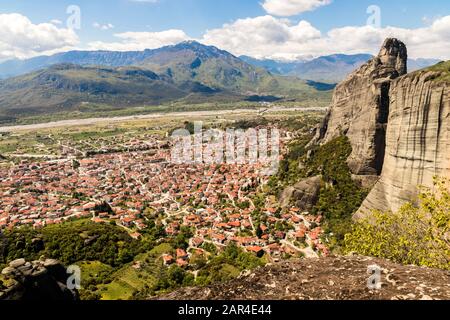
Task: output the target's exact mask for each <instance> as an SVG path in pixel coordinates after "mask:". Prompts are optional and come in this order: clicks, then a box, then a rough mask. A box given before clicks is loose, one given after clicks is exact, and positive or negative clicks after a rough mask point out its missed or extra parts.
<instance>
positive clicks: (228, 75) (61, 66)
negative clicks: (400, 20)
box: [0, 41, 436, 122]
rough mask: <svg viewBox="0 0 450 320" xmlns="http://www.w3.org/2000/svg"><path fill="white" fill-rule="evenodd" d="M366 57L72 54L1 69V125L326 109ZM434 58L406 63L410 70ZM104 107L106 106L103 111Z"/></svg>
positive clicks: (196, 46)
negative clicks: (214, 109)
mask: <svg viewBox="0 0 450 320" xmlns="http://www.w3.org/2000/svg"><path fill="white" fill-rule="evenodd" d="M369 59H371V56H370V55H366V54H360V55H342V54H336V55H331V56H324V57H319V58H316V59H313V60H310V61H297V62H279V61H275V60H257V59H253V58H250V57H245V56H243V57H236V56H234V55H232V54H231V53H229V52H227V51H224V50H221V49H219V48H216V47H213V46H206V45H203V44H200V43H198V42H196V41H187V42H182V43H179V44H177V45H173V46H166V47H162V48H159V49H154V50H144V51H129V52H115V51H70V52H65V53H59V54H55V55H52V56H41V57H35V58H32V59H28V60H12V61H7V62H4V63H2V64H0V78H1V77H3V78H4V79H3V80H0V122H11V121H15V120H16V119H17V118H20V117H26V116H30V115H32V116H34V115H46V114H53V113H64V112H71V111H76V112H88V111H89V112H92V111H98V109H99V108H100V109H101V107H99V105H102V106H107V107H108V108H109V109H110V108H112V109H114V110H115V109H124V108H128V107H137V106H155V105H161V104H167V103H173V102H181V103H183V104H185V105H189V104H197V103H204V102H216V103H218V102H224V101H226V102H235V101H236V102H238V101H246V100H247V101H275V100H280V99H284V100H293V101H302V102H311V103H315V104H317V103H320V104H322V105H325V104H326V103H327V102H328V101H330V97H331V90H332V89H334V86H335V85H334V83H335V82H338V81H340V80H341V79H343V78H345V77H346V76H347V74H348V73H350V72H351V71H352V70H354V69H355V68H357V67H359V66H360V65H362V64H364V63H365V62H366V61H367V60H369ZM435 62H436V61H434V60H433V61H431V60H426V59H421V60H414V61H413V60H411V61H410V69H411V65H412V70H415V69H416V68H417V69H418V68H421V67H426V66H428V65H430V64H434V63H435ZM105 110H106V109H105Z"/></svg>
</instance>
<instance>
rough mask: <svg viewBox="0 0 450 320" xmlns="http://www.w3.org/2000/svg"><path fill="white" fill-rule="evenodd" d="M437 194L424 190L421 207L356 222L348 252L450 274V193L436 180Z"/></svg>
mask: <svg viewBox="0 0 450 320" xmlns="http://www.w3.org/2000/svg"><path fill="white" fill-rule="evenodd" d="M447 183H448V181H447ZM435 190H436V191H432V190H429V189H422V191H421V193H420V196H419V205H418V206H413V205H412V204H410V203H408V204H405V205H404V206H403V207H402V208H401V209H400V210H399V211H398V212H395V213H392V212H374V213H373V214H372V215H371V216H370V217H368V218H366V219H363V220H361V221H359V222H357V223H356V224H355V225H354V227H353V230H352V232H351V233H349V234H347V235H346V236H345V242H344V243H345V250H346V252H357V253H359V254H362V255H368V256H375V257H380V258H386V259H390V260H393V261H395V262H399V263H404V264H414V265H419V266H426V267H432V268H440V269H446V270H450V189H449V187H448V186H446V182H445V181H443V180H436V182H435Z"/></svg>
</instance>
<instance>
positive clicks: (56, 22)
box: [50, 19, 62, 25]
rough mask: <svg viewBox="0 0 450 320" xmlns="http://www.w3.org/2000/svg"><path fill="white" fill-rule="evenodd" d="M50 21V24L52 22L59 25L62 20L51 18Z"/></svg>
mask: <svg viewBox="0 0 450 320" xmlns="http://www.w3.org/2000/svg"><path fill="white" fill-rule="evenodd" d="M50 23H51V24H54V25H61V24H62V21H61V20H58V19H53V20H50Z"/></svg>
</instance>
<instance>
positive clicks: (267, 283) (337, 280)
mask: <svg viewBox="0 0 450 320" xmlns="http://www.w3.org/2000/svg"><path fill="white" fill-rule="evenodd" d="M372 265H377V266H379V267H380V268H381V279H380V280H381V289H380V290H370V289H369V288H368V285H367V281H368V278H369V275H368V267H369V266H372ZM157 299H159V300H191V299H192V300H432V299H436V300H446V299H450V273H448V272H447V271H442V270H436V269H427V268H420V267H414V266H402V265H397V264H395V263H392V262H389V261H386V260H381V259H374V258H367V257H359V256H349V257H329V258H319V259H302V260H298V261H285V262H282V263H277V264H273V265H268V266H266V267H263V268H258V269H256V270H254V271H253V272H248V273H247V274H243V275H242V276H241V277H239V278H238V279H236V280H232V281H231V282H227V283H223V284H215V285H211V286H208V287H196V288H183V289H180V290H178V291H175V292H173V293H169V294H167V295H164V296H162V297H159V298H157Z"/></svg>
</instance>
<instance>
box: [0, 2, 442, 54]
mask: <svg viewBox="0 0 450 320" xmlns="http://www.w3.org/2000/svg"><path fill="white" fill-rule="evenodd" d="M265 2H266V3H265ZM264 4H265V5H264ZM69 5H77V6H79V8H80V10H81V29H79V30H78V29H77V30H73V31H74V32H75V35H66V34H65V33H63V32H62V31H61V30H60V29H64V28H66V20H67V18H68V15H67V14H66V9H67V7H68V6H69ZM263 5H264V6H263ZM370 5H377V6H378V7H379V8H380V10H381V11H380V13H381V24H380V25H379V26H378V27H377V29H378V31H377V32H372V31H373V30H365V29H364V28H365V27H366V24H367V19H368V17H369V14H367V12H366V11H367V8H368V7H369V6H370ZM308 6H310V7H308ZM268 8H269V9H268ZM296 8H297V9H296ZM305 8H306V9H305ZM308 9H309V10H308ZM11 14H20V15H21V16H23V17H26V19H28V20H29V21H30V23H31V26H28V23H27V28H30V30H34V29H32V28H35V29H39V30H40V31H39V32H41V31H42V29H45V28H43V27H42V26H41V27H37V26H39V25H40V24H42V23H48V22H50V21H52V23H53V25H54V27H55V28H56V29H57V30H54V31H52V32H53V34H51V32H50V31H48V30H44V32H47V33H46V34H45V36H44V35H43V36H42V39H44V40H45V41H49V37H52V36H54V37H55V39H57V40H55V41H53V40H52V41H49V43H48V44H47V43H45V45H44V44H43V45H42V48H40V49H36V43H34V46H31V50H29V48H20V47H19V48H16V47H17V45H16V44H14V43H6V42H5V40H3V42H4V43H2V40H1V35H2V28H3V32H6V29H8V26H7V25H6V23H5V22H3V24H2V22H1V21H0V59H2V56H3V58H5V57H7V56H12V57H26V56H28V55H30V56H32V55H36V54H40V53H48V52H53V51H64V50H65V49H67V48H69V47H71V48H72V47H73V48H81V49H115V50H126V49H127V47H129V49H130V50H132V49H137V50H138V49H143V48H145V47H154V46H158V45H166V44H173V43H172V42H176V41H178V40H184V39H196V40H199V41H201V42H205V43H208V44H213V45H217V46H221V47H222V48H224V49H227V50H230V51H232V52H233V53H235V54H249V55H253V56H257V57H272V58H282V59H293V58H297V57H303V56H305V57H308V56H316V55H320V54H321V53H323V54H326V53H330V52H331V51H333V48H332V47H333V46H335V51H336V52H344V53H353V52H357V51H361V52H368V51H370V52H373V50H376V46H374V45H375V44H376V43H378V42H379V41H380V39H381V38H382V37H384V36H386V35H388V36H390V35H396V33H398V35H399V37H403V38H405V41H406V42H408V41H409V42H410V43H411V46H412V47H413V54H414V55H417V56H427V57H428V56H429V57H431V56H433V57H439V58H450V57H447V56H446V53H445V52H449V50H446V49H447V47H446V45H447V44H446V43H447V42H450V39H448V37H446V36H445V35H443V34H442V30H441V29H442V28H443V27H444V26H447V20H448V21H450V17H449V16H450V1H442V0H427V1H421V0H409V1H407V0H391V1H387V0H333V1H331V0H108V1H104V0H62V1H61V0H59V1H55V0H52V1H51V0H40V1H34V0H15V1H10V0H0V15H2V16H5V15H11ZM2 16H0V18H1V17H2ZM5 17H6V16H5ZM447 17H449V19H446V18H447ZM263 18H264V19H263ZM242 19H247V20H242ZM4 20H5V19H4ZM13 20H14V19H10V21H13ZM436 21H437V22H438V23H436ZM442 21H443V22H442ZM301 22H304V23H301ZM11 23H13V22H9V24H11ZM23 23H25V22H23ZM439 23H440V25H439ZM225 24H228V25H227V26H225V27H224V25H225ZM433 24H438V27H439V28H440V29H439V28H438V29H436V28H434V27H433ZM294 26H298V28H293V27H294ZM448 26H449V27H450V24H449V25H448ZM349 27H353V28H356V29H345V28H349ZM389 27H391V28H389ZM427 28H428V29H427ZM12 29H16V30H19V29H24V28H22V27H17V28H12ZM246 29H247V31H249V32H252V35H246V34H245V33H246ZM366 29H367V28H366ZM397 29H399V30H397ZM431 29H432V30H431ZM435 29H436V30H437V31H436V30H435ZM9 30H11V28H10V29H9ZM168 30H170V32H167V31H168ZM259 30H262V31H261V34H258V33H259ZM417 30H419V31H420V32H416V31H417ZM430 30H431V31H430ZM175 31H176V32H175ZM211 31H213V32H211ZM344 31H346V33H347V37H353V36H355V37H357V39H351V41H349V42H350V43H347V44H346V43H345V39H342V38H343V37H344V35H345V34H343V33H344ZM14 32H16V31H14ZM30 32H31V33H33V32H34V31H30ZM30 32H28V33H30ZM130 32H132V33H133V34H130ZM160 32H163V33H162V34H160ZM164 32H165V33H164ZM330 32H335V33H336V34H337V35H336V37H330V36H329V33H330ZM430 32H432V35H433V36H432V37H431V38H432V39H431V38H430V39H428V38H427V36H426V35H427V34H430ZM319 33H320V34H319ZM449 33H450V32H449ZM297 34H300V35H301V36H299V37H297ZM235 35H236V36H235ZM20 36H21V35H20V34H18V35H17V37H16V39H17V42H18V43H19V42H20V41H18V39H19V38H20ZM65 36H67V39H69V40H67V41H64V39H62V38H64V37H65ZM250 36H253V38H251V37H250ZM72 37H73V38H72ZM75 37H76V39H75ZM234 37H236V39H237V40H233V41H231V40H230V39H229V38H234ZM418 37H419V38H420V39H419V38H418ZM422 37H423V38H424V39H422ZM416 38H417V39H416ZM155 39H156V40H155ZM279 39H282V41H279ZM25 40H26V39H25ZM25 40H24V41H25ZM422 40H424V41H433V42H436V41H441V40H442V47H443V49H440V50H438V52H436V51H435V50H433V51H434V52H431V51H430V53H429V54H427V52H426V51H425V48H420V42H421V41H422ZM27 41H32V40H29V39H28V40H27ZM45 41H44V42H45ZM58 41H59V42H60V46H59V47H58V44H57V42H58ZM283 41H284V42H283ZM264 42H266V43H267V44H270V43H271V44H270V46H269V45H267V46H264ZM422 42H423V41H422ZM330 46H331V48H330ZM372 46H374V48H373V49H372ZM25 47H26V45H25ZM247 47H248V48H247ZM289 47H290V48H293V49H289ZM311 47H314V49H311ZM415 47H417V48H415ZM2 49H3V54H2ZM297 51H298V52H297ZM322 51H323V52H322Z"/></svg>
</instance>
